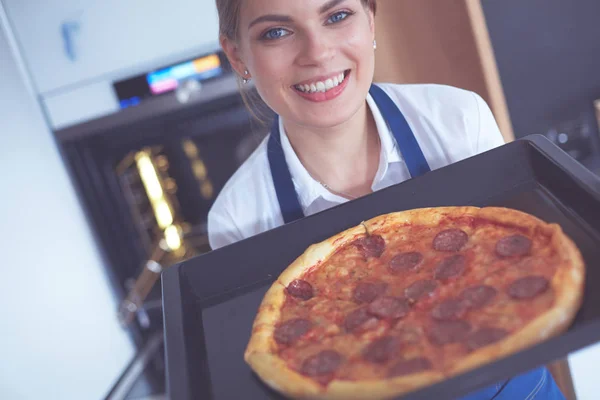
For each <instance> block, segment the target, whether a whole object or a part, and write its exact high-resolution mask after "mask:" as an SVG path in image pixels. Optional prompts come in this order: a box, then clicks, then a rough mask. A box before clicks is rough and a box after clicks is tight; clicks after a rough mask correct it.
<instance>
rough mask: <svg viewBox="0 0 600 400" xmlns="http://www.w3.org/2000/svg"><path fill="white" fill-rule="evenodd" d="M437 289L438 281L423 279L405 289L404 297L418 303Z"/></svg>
mask: <svg viewBox="0 0 600 400" xmlns="http://www.w3.org/2000/svg"><path fill="white" fill-rule="evenodd" d="M437 287H438V284H437V282H436V281H433V280H430V279H421V280H420V281H416V282H415V283H413V284H412V285H410V286H409V287H407V288H406V289H404V296H406V298H408V299H410V300H412V301H417V300H418V299H420V298H421V297H423V296H430V295H431V294H432V293H433V292H434V291H435V289H436V288H437Z"/></svg>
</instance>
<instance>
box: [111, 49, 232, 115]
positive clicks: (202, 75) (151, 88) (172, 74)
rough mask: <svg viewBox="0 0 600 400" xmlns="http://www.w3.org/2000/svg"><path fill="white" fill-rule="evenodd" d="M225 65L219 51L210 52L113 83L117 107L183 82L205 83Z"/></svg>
mask: <svg viewBox="0 0 600 400" xmlns="http://www.w3.org/2000/svg"><path fill="white" fill-rule="evenodd" d="M225 64H226V63H225V62H224V57H223V55H222V54H221V53H213V54H209V55H204V56H202V57H197V58H195V59H192V60H188V61H184V62H181V63H177V64H173V65H170V66H167V67H163V68H160V69H157V70H154V71H151V72H148V73H144V74H141V75H138V76H135V77H132V78H128V79H125V80H122V81H118V82H115V83H114V84H113V88H114V90H115V92H116V94H117V98H118V99H119V105H120V108H121V109H124V108H127V107H132V106H135V105H138V104H140V103H141V102H142V101H144V100H145V99H148V98H151V97H155V96H159V95H162V94H165V93H169V92H172V91H174V90H176V89H177V88H178V87H179V86H180V85H181V84H183V82H187V81H196V82H204V81H207V80H210V79H213V78H216V77H219V76H221V75H223V74H224V73H225V72H226V67H227V66H226V65H225Z"/></svg>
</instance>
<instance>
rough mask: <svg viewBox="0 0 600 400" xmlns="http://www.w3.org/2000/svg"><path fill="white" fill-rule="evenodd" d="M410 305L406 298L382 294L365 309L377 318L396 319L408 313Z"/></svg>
mask: <svg viewBox="0 0 600 400" xmlns="http://www.w3.org/2000/svg"><path fill="white" fill-rule="evenodd" d="M409 310H410V306H409V304H408V301H406V299H400V298H398V297H391V296H384V297H379V298H378V299H375V301H373V302H372V303H371V304H369V308H368V309H367V311H368V312H369V313H370V314H372V315H374V316H376V317H377V318H382V319H385V318H391V319H398V318H402V317H404V316H405V315H406V314H408V311H409Z"/></svg>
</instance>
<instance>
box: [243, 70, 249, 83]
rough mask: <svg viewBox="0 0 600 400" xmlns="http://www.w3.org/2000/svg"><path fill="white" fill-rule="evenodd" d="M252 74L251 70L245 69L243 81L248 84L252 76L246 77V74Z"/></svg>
mask: <svg viewBox="0 0 600 400" xmlns="http://www.w3.org/2000/svg"><path fill="white" fill-rule="evenodd" d="M249 74H250V72H249V71H248V70H247V69H245V70H244V77H243V78H242V81H244V84H247V83H248V82H250V78H246V76H248V75H249Z"/></svg>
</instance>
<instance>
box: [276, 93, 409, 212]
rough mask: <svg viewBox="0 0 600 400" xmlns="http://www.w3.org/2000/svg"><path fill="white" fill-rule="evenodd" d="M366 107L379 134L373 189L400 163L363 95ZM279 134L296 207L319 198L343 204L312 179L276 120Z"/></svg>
mask: <svg viewBox="0 0 600 400" xmlns="http://www.w3.org/2000/svg"><path fill="white" fill-rule="evenodd" d="M367 104H368V105H369V108H370V109H371V113H372V114H373V118H374V119H375V125H376V126H377V132H378V133H379V139H380V141H381V151H380V154H379V167H378V169H377V173H376V174H375V179H374V180H373V186H372V187H373V188H375V186H377V184H378V183H379V182H380V181H381V179H383V177H384V176H385V174H386V172H387V169H388V165H389V164H390V163H393V162H399V161H402V158H401V156H400V152H399V151H398V149H397V144H396V140H395V139H394V138H393V136H392V134H391V132H390V129H389V127H388V124H387V122H386V121H385V120H384V119H383V116H382V115H381V112H380V111H379V108H378V107H377V105H376V104H375V101H374V100H373V98H372V97H371V95H370V94H367ZM279 132H280V133H281V134H280V137H281V147H282V148H283V154H284V155H285V160H286V162H287V165H288V168H289V170H290V174H291V176H292V181H293V182H294V187H295V189H296V193H298V199H299V200H300V205H301V206H302V208H303V209H304V210H306V209H307V208H308V207H309V206H310V205H311V204H312V203H313V202H314V201H315V200H317V199H318V198H319V197H322V198H324V199H326V200H328V201H331V202H334V203H343V202H345V201H347V199H345V198H343V197H340V196H337V195H335V194H333V193H331V192H330V191H328V190H327V189H325V188H324V187H323V186H322V185H321V184H320V183H319V182H318V181H317V180H316V179H314V178H313V177H312V176H311V175H310V174H309V173H308V171H307V170H306V168H304V166H303V165H302V163H301V162H300V159H299V158H298V156H297V154H296V152H295V151H294V149H293V148H292V145H291V143H290V141H289V138H288V137H287V134H286V132H285V128H284V127H283V122H282V120H281V118H279Z"/></svg>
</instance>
